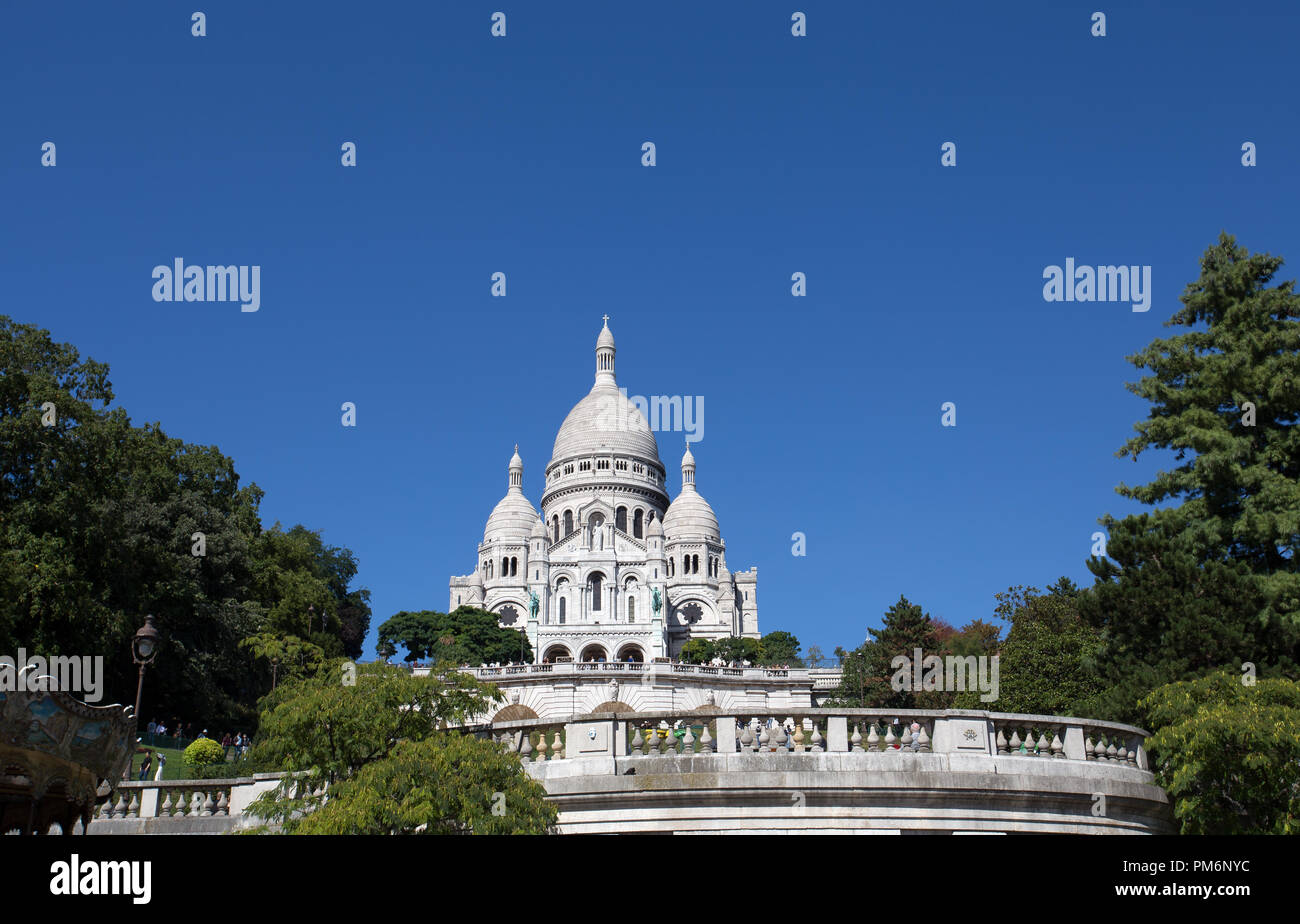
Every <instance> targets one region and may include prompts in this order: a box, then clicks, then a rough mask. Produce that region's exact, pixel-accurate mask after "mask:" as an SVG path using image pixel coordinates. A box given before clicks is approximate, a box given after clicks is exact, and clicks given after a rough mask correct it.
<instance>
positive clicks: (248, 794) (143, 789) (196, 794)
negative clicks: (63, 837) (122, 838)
mask: <svg viewBox="0 0 1300 924" xmlns="http://www.w3.org/2000/svg"><path fill="white" fill-rule="evenodd" d="M283 776H284V774H282V773H256V774H254V775H252V776H249V777H239V778H237V779H228V780H157V781H142V782H134V781H133V782H123V783H118V785H117V789H115V790H114V791H113V792H112V793H111V794H110V795H109V797H108V800H107V801H105V802H104V803H102V804H101V805H99V806H98V807H97V808H96V810H95V814H94V817H93V820H92V821H91V824H90V828H89V829H88V832H87V833H89V834H223V833H227V832H229V831H233V830H237V829H239V828H245V827H252V826H255V825H258V824H261V821H260V820H259V819H255V818H253V817H252V816H249V815H247V814H246V813H245V809H247V807H248V805H249V804H250V803H251V802H252V801H253V800H254V799H255V798H257V796H258V795H260V794H261V793H263V792H266V791H267V790H269V789H272V788H274V787H275V786H276V785H278V784H279V782H280V780H281V778H282V777H283Z"/></svg>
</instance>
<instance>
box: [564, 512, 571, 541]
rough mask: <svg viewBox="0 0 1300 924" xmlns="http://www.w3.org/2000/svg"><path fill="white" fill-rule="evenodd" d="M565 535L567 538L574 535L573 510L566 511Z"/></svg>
mask: <svg viewBox="0 0 1300 924" xmlns="http://www.w3.org/2000/svg"><path fill="white" fill-rule="evenodd" d="M564 535H566V536H572V535H573V511H572V510H566V511H564Z"/></svg>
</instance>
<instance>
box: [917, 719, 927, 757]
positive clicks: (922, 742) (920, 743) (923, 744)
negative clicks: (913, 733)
mask: <svg viewBox="0 0 1300 924" xmlns="http://www.w3.org/2000/svg"><path fill="white" fill-rule="evenodd" d="M928 724H929V723H928V722H922V723H921V730H920V731H919V732H917V742H916V749H917V751H919V752H920V753H922V754H929V753H930V730H929V729H928V728H927V727H926V726H927V725H928Z"/></svg>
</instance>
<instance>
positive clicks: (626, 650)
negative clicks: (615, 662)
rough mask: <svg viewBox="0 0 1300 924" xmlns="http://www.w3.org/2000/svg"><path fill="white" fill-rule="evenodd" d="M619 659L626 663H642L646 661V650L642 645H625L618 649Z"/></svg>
mask: <svg viewBox="0 0 1300 924" xmlns="http://www.w3.org/2000/svg"><path fill="white" fill-rule="evenodd" d="M618 659H619V660H620V661H623V662H625V663H627V662H630V663H632V664H640V663H642V662H643V661H645V652H644V651H642V650H641V646H640V645H631V644H628V645H624V646H623V647H622V648H620V649H619V650H618Z"/></svg>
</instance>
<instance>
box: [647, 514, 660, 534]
mask: <svg viewBox="0 0 1300 924" xmlns="http://www.w3.org/2000/svg"><path fill="white" fill-rule="evenodd" d="M663 534H664V528H663V525H662V524H661V523H660V522H659V518H658V517H652V518H651V520H650V525H649V526H647V527H646V535H647V536H661V537H662V536H663Z"/></svg>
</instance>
